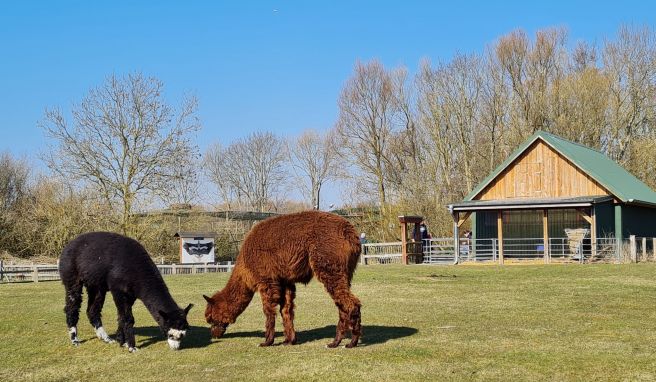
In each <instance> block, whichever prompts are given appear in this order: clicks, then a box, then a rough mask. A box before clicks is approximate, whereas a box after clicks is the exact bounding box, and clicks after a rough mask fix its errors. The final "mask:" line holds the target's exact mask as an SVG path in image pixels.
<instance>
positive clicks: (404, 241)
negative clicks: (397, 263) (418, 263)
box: [401, 223, 408, 265]
mask: <svg viewBox="0 0 656 382" xmlns="http://www.w3.org/2000/svg"><path fill="white" fill-rule="evenodd" d="M401 264H403V265H408V232H407V225H406V223H401Z"/></svg>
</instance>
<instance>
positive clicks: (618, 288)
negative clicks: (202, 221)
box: [0, 264, 656, 382]
mask: <svg viewBox="0 0 656 382" xmlns="http://www.w3.org/2000/svg"><path fill="white" fill-rule="evenodd" d="M654 275H656V265H654V264H637V265H584V266H580V265H566V266H562V265H551V266H544V265H530V266H506V267H497V266H481V267H477V266H407V267H403V266H368V267H360V268H359V269H358V270H357V272H356V276H355V279H354V281H353V290H354V292H355V294H356V295H358V297H359V298H360V299H361V300H362V302H363V309H362V323H363V327H364V340H363V343H362V345H361V346H359V347H358V348H356V349H344V348H338V349H326V348H325V347H324V345H325V344H327V343H328V342H330V340H331V338H332V336H333V335H334V332H335V324H336V322H337V310H336V308H335V307H334V305H333V303H332V301H331V300H330V298H329V297H328V295H327V294H326V293H325V292H324V291H323V289H322V286H321V285H320V284H318V283H317V282H316V281H313V282H311V283H310V284H309V285H308V286H307V287H303V286H300V285H299V287H298V290H297V310H296V329H297V331H298V339H299V344H298V345H296V346H291V347H288V346H273V347H269V348H259V347H258V346H257V345H258V344H259V343H260V342H261V340H262V330H263V326H264V316H263V314H262V309H261V304H260V301H259V298H258V297H256V298H255V299H254V300H253V302H252V303H251V306H250V307H249V308H248V309H247V310H246V311H245V312H244V314H243V315H242V316H241V317H239V319H238V320H237V323H236V324H235V325H232V326H230V327H229V328H228V332H227V333H226V335H225V337H224V338H222V339H219V340H210V338H209V331H208V329H207V325H206V324H205V322H204V317H203V311H204V308H205V304H204V300H203V298H202V296H201V294H203V293H205V294H210V293H212V292H214V291H216V290H217V289H219V288H220V287H222V286H223V285H224V284H225V282H226V280H227V275H226V274H218V275H216V274H214V275H188V276H182V275H181V276H168V277H166V278H165V280H166V282H167V284H168V285H169V288H170V290H171V292H172V294H173V296H174V298H175V299H176V301H177V302H178V304H179V305H183V306H184V305H186V304H187V303H189V302H192V303H194V304H195V305H196V307H195V308H193V309H192V310H191V312H190V316H189V318H190V324H191V325H192V332H191V334H190V337H189V338H188V341H187V342H186V343H183V346H184V349H182V350H181V351H179V352H174V351H171V350H169V349H168V346H167V344H166V341H165V340H164V338H163V337H162V336H161V335H160V334H159V330H158V329H157V328H156V326H155V322H154V321H153V319H152V318H151V317H150V316H149V314H148V313H147V311H146V310H145V308H144V306H143V305H142V304H141V303H140V302H137V304H136V305H135V317H136V328H137V329H136V330H137V335H138V336H137V345H138V346H139V347H140V349H139V351H138V352H137V353H136V354H130V353H128V352H127V350H125V349H123V348H120V347H119V346H118V345H116V344H113V345H107V344H104V343H102V342H101V341H100V340H98V339H96V338H95V336H94V332H93V330H92V328H91V326H90V325H89V324H88V322H87V321H86V316H85V314H84V309H85V308H86V301H85V305H83V310H82V314H81V323H80V325H79V332H80V336H81V337H80V338H81V339H82V341H83V343H82V344H81V345H80V346H79V347H77V348H76V347H73V346H71V345H70V343H69V341H68V336H67V332H66V325H65V321H64V314H63V311H62V308H63V300H64V293H63V288H62V286H61V284H60V283H59V282H44V283H38V284H32V283H26V284H3V285H0V380H2V381H23V380H38V381H75V380H78V381H158V382H162V381H209V380H219V381H220V380H243V381H258V380H289V381H322V380H343V381H353V380H356V381H357V380H371V381H380V380H390V381H392V380H394V381H396V380H462V381H470V380H502V381H520V380H521V381H524V380H529V381H533V380H550V381H562V380H576V381H589V380H627V381H635V380H644V381H647V380H656V277H654ZM104 322H105V326H106V327H107V329H108V332H110V334H112V333H113V332H114V330H115V328H116V311H115V308H114V304H113V301H112V300H111V295H108V297H107V301H106V303H105V309H104ZM277 329H279V332H278V336H277V338H276V344H279V343H281V342H282V340H283V338H282V335H281V334H280V330H281V329H282V326H281V324H280V322H278V326H277ZM344 343H346V341H345V342H344Z"/></svg>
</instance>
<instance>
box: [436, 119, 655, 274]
mask: <svg viewBox="0 0 656 382" xmlns="http://www.w3.org/2000/svg"><path fill="white" fill-rule="evenodd" d="M449 209H450V212H451V214H452V216H453V219H454V231H455V232H454V233H455V237H456V238H458V240H455V242H456V253H460V254H461V256H463V255H464V256H486V255H492V256H495V258H498V260H499V261H500V262H503V259H504V256H505V257H506V258H513V257H522V258H526V257H533V258H540V257H543V258H544V259H545V262H549V261H550V260H551V259H552V258H557V257H558V256H561V257H566V258H570V259H571V258H575V259H580V260H583V259H584V258H586V256H587V258H589V259H594V258H595V257H596V256H600V255H602V252H607V251H609V250H611V249H612V251H614V252H615V251H617V252H618V248H619V246H620V245H621V243H622V240H623V239H625V238H628V237H629V236H631V235H635V236H638V237H650V238H651V237H656V192H654V191H653V190H652V189H650V188H649V187H648V186H647V185H646V184H644V183H643V182H641V181H640V180H638V179H637V178H636V177H635V176H633V175H631V174H630V173H629V172H627V171H626V170H625V169H623V168H622V167H621V166H619V165H618V164H617V163H615V162H614V161H612V160H611V159H610V158H608V157H607V156H605V155H604V154H602V153H601V152H599V151H596V150H593V149H591V148H589V147H585V146H583V145H580V144H577V143H574V142H570V141H567V140H564V139H562V138H560V137H557V136H555V135H552V134H549V133H546V132H542V131H539V132H537V133H535V134H534V135H533V136H531V137H530V138H529V139H528V140H527V141H526V142H524V143H523V144H522V145H521V146H520V147H519V148H518V149H517V150H516V151H515V152H514V153H513V154H512V155H511V156H510V157H508V158H507V159H506V160H505V161H504V162H503V163H502V164H501V165H499V166H498V167H497V168H496V169H495V170H494V171H493V172H492V173H491V174H490V175H489V176H488V177H487V178H485V179H484V180H483V181H482V182H481V183H480V184H479V185H478V186H476V187H475V188H474V190H472V192H471V193H470V194H469V195H468V196H467V197H466V198H465V199H464V200H463V201H462V202H460V203H456V204H453V205H450V206H449ZM468 218H471V227H472V228H471V231H472V232H471V239H469V238H468V239H466V241H463V239H460V237H461V235H462V226H463V223H464V222H465V221H466V220H467V219H468ZM618 238H619V239H622V240H617V239H618ZM651 240H652V239H650V243H649V245H652V244H651V242H652V241H651ZM463 246H464V247H466V248H465V250H463V248H462V247H463ZM576 256H578V257H576Z"/></svg>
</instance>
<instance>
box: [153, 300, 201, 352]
mask: <svg viewBox="0 0 656 382" xmlns="http://www.w3.org/2000/svg"><path fill="white" fill-rule="evenodd" d="M193 306H194V304H189V305H187V307H186V308H184V309H178V310H174V311H172V312H164V311H161V310H160V311H159V315H160V316H161V317H162V329H163V330H164V333H166V335H167V337H168V338H167V341H168V343H169V347H170V348H171V349H173V350H179V349H180V342H182V339H183V338H184V337H185V336H186V335H187V330H188V329H189V323H188V322H187V313H189V309H191V308H192V307H193Z"/></svg>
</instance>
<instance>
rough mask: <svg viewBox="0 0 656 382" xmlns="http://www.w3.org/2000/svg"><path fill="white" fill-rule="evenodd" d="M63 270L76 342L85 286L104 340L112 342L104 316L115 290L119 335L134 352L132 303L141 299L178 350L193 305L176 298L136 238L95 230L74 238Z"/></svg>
mask: <svg viewBox="0 0 656 382" xmlns="http://www.w3.org/2000/svg"><path fill="white" fill-rule="evenodd" d="M59 274H60V275H61V279H62V282H63V283H64V288H65V289H66V306H65V308H64V312H65V313H66V323H67V324H68V330H69V333H70V336H71V342H73V345H78V344H79V343H80V341H79V339H78V337H77V321H78V319H79V313H80V305H81V304H82V287H83V286H84V287H86V288H87V296H88V299H89V302H88V307H87V316H88V317H89V322H91V325H93V327H94V329H96V335H97V336H98V338H100V339H101V340H103V341H105V342H107V343H111V342H114V341H112V339H111V338H109V336H108V335H107V333H106V332H105V329H104V328H103V324H102V320H101V310H102V307H103V303H104V302H105V294H106V293H107V291H110V292H111V293H112V296H113V298H114V303H115V304H116V309H117V310H118V330H117V332H116V339H117V340H118V342H119V344H120V345H126V346H127V347H128V349H129V350H130V352H134V351H135V350H137V348H136V345H135V340H134V317H133V316H132V305H133V304H134V302H135V300H136V299H140V300H141V301H143V303H144V305H145V306H146V308H147V309H148V311H149V312H150V314H151V315H152V316H153V318H154V319H155V321H157V324H158V325H159V327H160V329H161V330H162V332H163V333H165V334H166V335H167V336H168V343H169V347H170V348H171V349H174V350H178V349H179V348H180V341H181V340H182V338H183V337H184V336H185V334H186V331H187V329H188V328H189V324H188V323H187V313H188V312H189V309H191V307H192V306H193V305H192V304H189V306H187V308H185V309H184V310H183V309H180V308H179V307H178V305H177V304H176V303H175V301H173V298H172V297H171V294H170V293H169V290H168V288H167V287H166V284H164V280H163V279H162V276H161V275H160V273H159V270H158V269H157V267H156V266H155V264H154V263H153V261H152V260H151V259H150V256H148V253H147V252H146V250H145V249H144V247H142V246H141V244H139V243H138V242H137V241H136V240H133V239H130V238H128V237H125V236H121V235H118V234H115V233H109V232H91V233H86V234H83V235H80V236H78V237H77V238H75V239H74V240H72V241H71V242H70V243H68V245H66V247H65V248H64V251H63V252H62V255H61V258H60V260H59Z"/></svg>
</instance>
